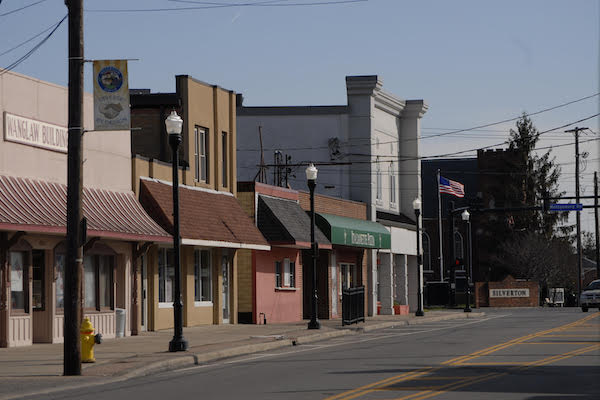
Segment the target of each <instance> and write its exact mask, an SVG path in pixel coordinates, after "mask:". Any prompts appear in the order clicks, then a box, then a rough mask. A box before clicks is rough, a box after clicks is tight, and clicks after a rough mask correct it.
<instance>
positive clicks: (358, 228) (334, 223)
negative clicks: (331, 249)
mask: <svg viewBox="0 0 600 400" xmlns="http://www.w3.org/2000/svg"><path fill="white" fill-rule="evenodd" d="M315 220H316V224H317V226H318V227H319V229H320V230H321V232H323V233H324V234H325V235H326V236H327V238H328V239H329V240H330V241H331V244H341V245H344V246H354V247H365V248H370V249H389V248H390V247H391V243H392V238H391V235H390V232H389V231H388V230H387V229H386V228H385V227H384V226H383V225H381V224H378V223H377V222H373V221H365V220H362V219H356V218H348V217H340V216H337V215H331V214H324V213H316V215H315Z"/></svg>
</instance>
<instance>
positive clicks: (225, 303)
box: [221, 255, 230, 324]
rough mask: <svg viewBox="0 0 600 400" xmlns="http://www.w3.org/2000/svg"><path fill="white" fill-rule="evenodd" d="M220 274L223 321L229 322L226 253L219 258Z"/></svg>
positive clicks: (227, 263)
mask: <svg viewBox="0 0 600 400" xmlns="http://www.w3.org/2000/svg"><path fill="white" fill-rule="evenodd" d="M221 274H222V275H223V292H222V294H221V295H222V296H223V297H222V303H223V323H224V324H228V323H229V306H230V305H229V257H228V256H227V255H224V256H222V258H221Z"/></svg>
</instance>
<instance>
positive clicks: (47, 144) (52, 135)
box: [4, 112, 69, 153]
mask: <svg viewBox="0 0 600 400" xmlns="http://www.w3.org/2000/svg"><path fill="white" fill-rule="evenodd" d="M68 136H69V135H68V130H67V128H65V127H62V126H58V125H52V124H48V123H46V122H41V121H36V120H34V119H29V118H24V117H19V116H18V115H13V114H9V113H7V112H4V140H6V141H9V142H16V143H21V144H26V145H29V146H35V147H41V148H44V149H48V150H54V151H59V152H61V153H66V152H67V142H68Z"/></svg>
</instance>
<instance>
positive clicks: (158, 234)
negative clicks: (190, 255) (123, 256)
mask: <svg viewBox="0 0 600 400" xmlns="http://www.w3.org/2000/svg"><path fill="white" fill-rule="evenodd" d="M82 208H83V215H84V216H85V217H86V218H87V228H88V236H96V237H106V238H114V239H122V240H139V241H159V242H168V241H170V240H172V239H171V235H169V234H168V233H167V232H165V231H164V230H163V229H162V228H161V227H160V226H158V224H156V222H154V221H153V220H152V218H150V217H149V216H148V214H146V212H145V211H144V209H143V208H142V206H141V205H140V203H138V201H137V200H136V198H135V196H134V194H133V192H128V193H123V192H113V191H109V190H104V189H92V188H83V196H82ZM66 222H67V186H66V185H63V184H60V183H52V182H46V181H42V180H36V179H29V178H19V177H13V176H5V175H0V229H6V230H21V231H25V232H42V233H59V234H66Z"/></svg>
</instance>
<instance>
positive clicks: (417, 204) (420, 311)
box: [412, 197, 425, 317]
mask: <svg viewBox="0 0 600 400" xmlns="http://www.w3.org/2000/svg"><path fill="white" fill-rule="evenodd" d="M412 205H413V210H415V217H416V218H415V219H416V223H417V311H416V312H415V316H417V317H422V316H424V315H425V313H424V312H423V271H422V264H423V262H422V260H423V258H422V257H421V229H420V226H421V220H420V216H421V199H419V198H418V197H417V198H416V199H414V200H413V202H412Z"/></svg>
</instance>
